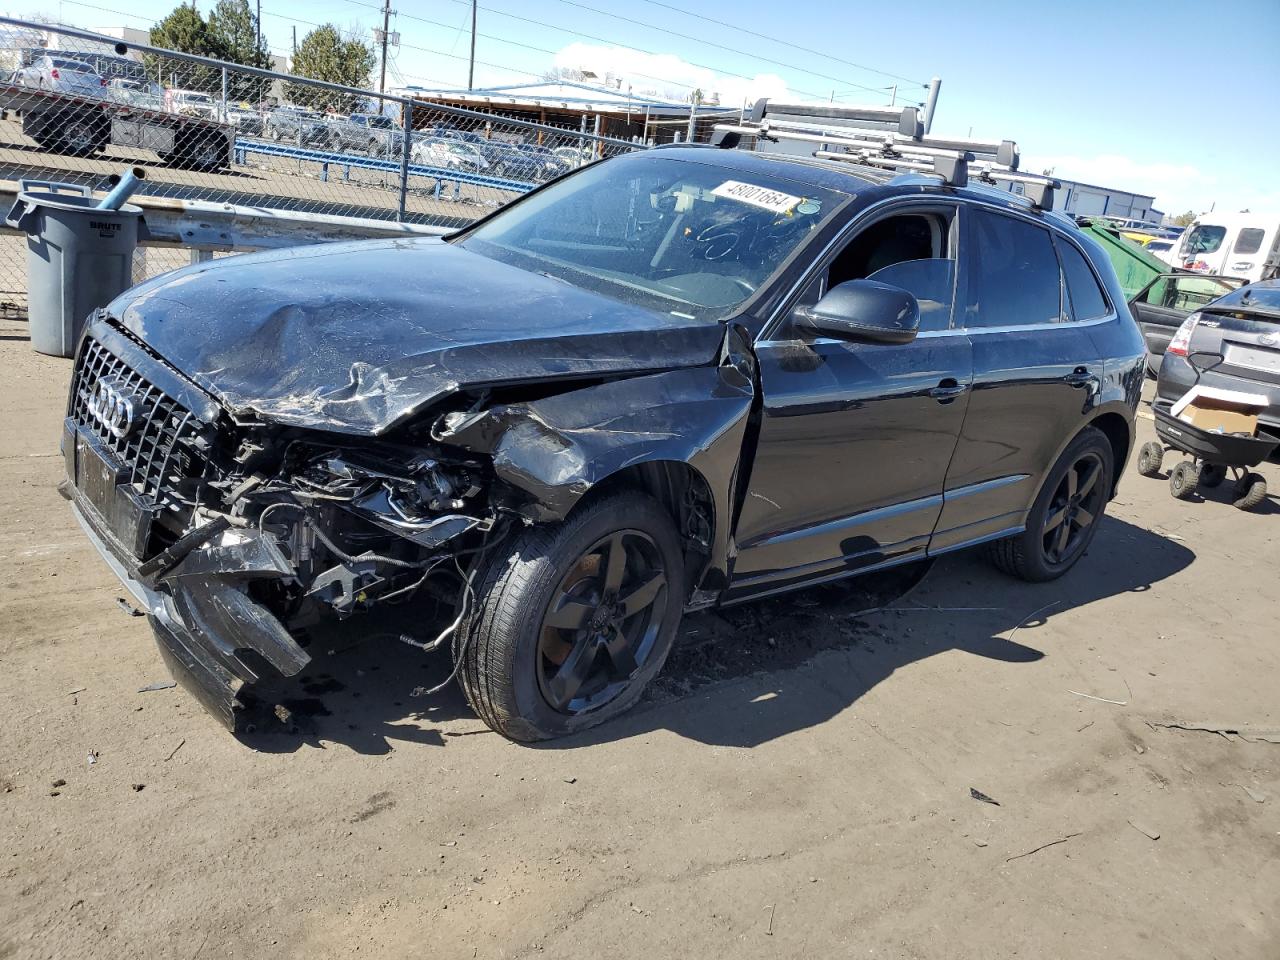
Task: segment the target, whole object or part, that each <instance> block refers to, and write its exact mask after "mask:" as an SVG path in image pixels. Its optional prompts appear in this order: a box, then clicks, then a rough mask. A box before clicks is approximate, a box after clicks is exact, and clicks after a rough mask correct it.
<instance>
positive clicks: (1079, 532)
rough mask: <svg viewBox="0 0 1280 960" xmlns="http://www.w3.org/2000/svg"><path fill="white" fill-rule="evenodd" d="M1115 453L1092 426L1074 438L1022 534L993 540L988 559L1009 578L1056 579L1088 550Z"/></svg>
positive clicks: (1107, 491) (1109, 483)
mask: <svg viewBox="0 0 1280 960" xmlns="http://www.w3.org/2000/svg"><path fill="white" fill-rule="evenodd" d="M1114 476H1115V453H1114V451H1113V450H1112V447H1111V442H1110V441H1109V440H1108V439H1107V436H1106V434H1104V433H1103V432H1102V431H1101V430H1099V429H1098V428H1097V427H1086V428H1085V429H1083V430H1081V431H1080V433H1079V434H1077V435H1076V437H1075V439H1074V440H1072V441H1071V442H1070V443H1069V444H1067V447H1066V449H1065V450H1063V451H1062V453H1061V454H1060V455H1059V457H1058V460H1057V462H1056V463H1055V464H1054V465H1053V467H1052V468H1051V469H1050V470H1049V471H1048V472H1047V473H1046V474H1045V479H1044V483H1043V484H1042V486H1041V487H1040V492H1039V493H1038V494H1036V499H1035V502H1034V503H1032V505H1031V510H1030V511H1029V512H1028V514H1027V522H1026V527H1025V529H1023V530H1022V532H1020V533H1016V534H1014V535H1012V536H1009V537H1004V538H1002V539H1000V540H996V541H993V542H992V543H990V544H989V545H988V547H987V552H988V555H989V556H990V558H991V560H992V562H993V563H995V565H996V566H997V567H999V568H1000V569H1001V570H1003V571H1004V572H1005V573H1007V574H1009V575H1010V576H1014V577H1018V578H1019V579H1021V580H1027V581H1029V582H1031V583H1044V582H1045V581H1048V580H1056V579H1057V578H1058V577H1060V576H1062V575H1063V574H1064V573H1066V572H1067V571H1068V570H1070V569H1071V568H1072V567H1073V566H1074V565H1075V563H1076V561H1077V560H1079V559H1080V558H1081V557H1082V556H1084V554H1085V551H1087V550H1088V549H1089V544H1090V543H1092V542H1093V538H1094V536H1095V535H1096V534H1097V532H1098V528H1099V527H1100V526H1101V523H1100V522H1099V521H1100V520H1101V519H1102V513H1103V511H1104V510H1105V509H1106V506H1107V501H1108V500H1110V499H1111V492H1112V487H1113V478H1114Z"/></svg>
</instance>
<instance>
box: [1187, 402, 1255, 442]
mask: <svg viewBox="0 0 1280 960" xmlns="http://www.w3.org/2000/svg"><path fill="white" fill-rule="evenodd" d="M1182 419H1183V420H1186V421H1187V422H1188V423H1190V424H1191V425H1192V426H1193V427H1199V428H1200V429H1201V430H1207V431H1208V432H1210V433H1247V434H1248V435H1249V436H1253V435H1254V433H1256V432H1257V429H1258V414H1257V413H1254V412H1250V411H1248V410H1241V409H1239V408H1237V407H1234V406H1232V405H1230V404H1227V403H1223V402H1222V401H1221V400H1211V399H1209V398H1208V397H1200V398H1199V399H1198V400H1195V401H1193V402H1192V403H1191V404H1190V405H1189V406H1188V407H1187V408H1186V409H1185V410H1184V411H1183V414H1182Z"/></svg>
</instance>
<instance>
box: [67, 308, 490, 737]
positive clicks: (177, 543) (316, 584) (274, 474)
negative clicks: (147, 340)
mask: <svg viewBox="0 0 1280 960" xmlns="http://www.w3.org/2000/svg"><path fill="white" fill-rule="evenodd" d="M62 450H63V455H64V457H65V461H66V474H67V480H66V482H65V483H64V484H63V487H62V489H63V492H64V493H65V494H66V495H67V497H68V498H69V499H70V500H71V502H72V506H73V509H74V511H75V514H76V517H77V518H78V520H79V521H80V523H81V524H82V525H83V526H84V528H85V530H86V532H87V533H88V534H89V536H90V538H91V539H92V540H93V542H94V544H95V546H97V548H98V549H99V551H100V552H101V553H102V555H103V557H104V558H105V559H106V560H107V562H108V563H109V564H110V566H111V567H112V569H113V570H114V571H115V573H116V574H117V575H118V576H119V577H120V579H121V580H122V581H123V582H124V584H125V585H126V587H127V588H128V589H129V591H130V593H131V594H132V596H133V598H134V600H135V601H136V603H137V604H138V605H139V606H140V607H141V608H143V609H144V610H145V612H146V614H147V616H148V619H149V621H150V623H151V626H152V627H153V629H154V631H155V635H156V638H157V641H158V643H159V646H160V650H161V652H162V654H163V655H164V658H165V660H166V661H167V663H168V665H169V667H170V669H171V670H172V672H173V674H174V676H175V678H176V679H178V680H179V681H180V682H181V683H182V684H183V685H184V686H185V687H186V688H187V689H189V690H190V691H191V692H192V693H193V694H194V695H195V696H196V697H198V698H199V699H200V701H201V702H202V703H203V704H204V705H205V707H206V708H207V709H208V710H209V711H210V712H211V713H212V714H214V716H216V717H218V718H219V720H221V721H222V723H223V724H224V725H226V726H227V727H228V728H229V729H231V730H233V731H243V730H245V729H246V728H247V726H248V725H249V724H250V723H251V722H252V714H253V708H254V707H255V706H257V705H258V702H259V699H260V698H259V697H258V696H257V695H256V693H257V692H258V691H260V690H261V689H263V688H264V687H267V686H269V685H270V683H271V682H272V681H274V680H276V679H278V678H279V677H288V676H293V675H295V674H297V673H298V672H299V671H301V670H302V669H303V668H304V667H305V666H306V665H307V663H308V662H309V660H310V656H309V655H308V653H307V650H306V644H307V635H308V632H309V631H310V630H312V629H313V628H315V627H316V626H318V625H320V624H321V623H322V622H325V621H330V622H331V621H335V620H345V619H346V618H349V617H355V616H359V615H361V614H363V613H364V612H365V611H368V610H369V609H370V608H373V607H376V606H380V605H383V604H390V603H397V602H405V601H407V600H410V599H412V598H414V597H416V596H419V595H420V594H423V593H426V594H428V595H432V596H435V597H437V598H440V600H441V601H442V602H444V603H446V604H449V605H451V606H453V607H456V606H457V605H458V604H459V603H463V604H465V594H466V593H467V578H468V576H469V572H468V571H469V566H468V561H470V560H472V559H473V558H474V557H475V556H476V555H477V554H478V553H479V552H481V551H482V550H483V548H484V546H485V544H486V542H487V540H488V539H489V538H491V537H493V536H494V535H495V533H498V532H500V531H499V530H498V529H497V528H500V527H501V526H502V525H503V524H504V523H505V522H507V521H505V520H503V519H501V517H502V514H501V512H500V511H498V510H496V509H495V508H494V507H493V506H492V505H491V504H490V502H489V488H490V483H489V480H490V474H489V471H490V470H491V467H490V466H489V465H488V464H487V463H485V462H483V461H478V460H469V459H467V458H466V455H465V454H463V453H462V452H461V451H458V450H446V449H444V448H440V447H439V446H438V445H433V444H432V442H431V440H430V438H429V437H428V436H423V437H417V436H416V435H414V434H413V433H412V431H410V432H408V433H407V434H404V435H401V436H398V437H397V438H396V439H394V440H388V439H378V438H373V437H360V436H345V435H341V434H335V433H326V432H322V431H316V430H305V429H301V428H294V427H282V426H280V425H278V424H270V423H265V422H261V421H259V420H257V419H255V418H252V417H239V418H237V417H234V416H233V415H232V414H230V413H229V412H228V411H227V410H226V409H224V408H223V407H222V406H221V405H219V404H218V403H217V402H215V401H214V400H213V399H212V398H211V397H210V396H208V395H207V394H206V393H204V392H203V391H201V390H200V389H198V388H197V387H196V386H195V385H193V384H192V383H191V382H190V381H189V380H187V379H186V378H184V377H183V376H181V375H180V374H179V373H177V372H176V371H175V370H174V369H173V368H172V367H171V366H169V365H168V364H166V363H165V362H164V361H163V360H162V359H160V358H159V357H157V356H155V355H154V354H153V353H152V352H150V351H149V350H148V349H147V348H146V347H145V346H144V345H143V344H142V343H141V342H139V341H138V340H136V339H135V338H133V337H132V336H131V335H129V334H128V333H127V332H126V331H124V330H123V329H122V328H121V327H119V326H117V325H116V324H114V323H113V322H112V321H111V320H110V318H108V317H106V316H105V315H100V316H99V317H98V318H96V319H95V320H94V322H93V323H92V324H91V326H90V329H89V332H88V334H87V335H86V337H85V339H84V341H83V342H82V345H81V348H80V353H79V356H78V358H77V361H76V368H75V372H74V375H73V378H72V384H71V392H70V398H69V402H68V410H67V417H66V420H65V422H64V425H63V438H62ZM404 639H406V640H407V641H409V642H415V641H414V638H413V637H409V636H405V637H404ZM444 639H445V637H444V635H443V634H442V635H441V636H439V637H437V638H436V639H435V640H434V641H431V642H430V643H418V644H417V645H420V646H423V647H426V648H428V649H430V648H434V646H436V645H439V643H442V642H443V641H444Z"/></svg>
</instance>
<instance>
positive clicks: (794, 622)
mask: <svg viewBox="0 0 1280 960" xmlns="http://www.w3.org/2000/svg"><path fill="white" fill-rule="evenodd" d="M1194 559H1195V554H1194V553H1193V552H1192V551H1191V550H1189V549H1187V548H1186V547H1185V546H1183V545H1182V544H1180V543H1177V542H1175V541H1173V540H1170V539H1168V538H1166V537H1163V536H1161V535H1159V534H1157V533H1154V532H1151V531H1149V530H1145V529H1143V528H1141V527H1137V526H1134V525H1133V524H1130V523H1127V522H1125V521H1123V520H1118V519H1115V518H1110V517H1109V518H1106V519H1104V521H1103V526H1102V528H1101V529H1100V530H1099V531H1098V535H1097V538H1096V539H1095V541H1094V543H1093V545H1092V546H1091V547H1090V550H1089V554H1088V556H1087V557H1086V558H1085V559H1084V560H1082V562H1081V563H1080V565H1079V566H1078V567H1077V568H1076V569H1075V570H1073V571H1072V572H1071V573H1069V574H1068V575H1067V576H1065V577H1063V578H1062V579H1061V580H1058V581H1055V582H1053V583H1047V584H1026V583H1022V582H1020V581H1016V580H1012V579H1010V578H1008V577H1006V576H1004V575H1002V574H1000V573H998V572H997V571H995V570H994V569H992V568H990V567H989V566H988V565H987V564H986V563H985V561H983V560H982V558H981V557H980V556H977V555H976V554H961V555H958V556H955V557H951V558H947V559H945V560H943V561H940V562H939V564H938V565H937V568H936V570H935V572H933V573H932V575H931V576H929V578H928V581H927V583H926V584H925V585H924V587H923V588H922V589H920V590H919V591H918V592H917V593H914V594H913V593H912V591H913V589H914V588H916V587H917V585H918V584H920V583H921V581H922V580H924V578H925V576H926V574H929V572H930V566H931V564H930V563H929V562H928V561H925V562H923V563H919V564H913V565H911V566H907V567H902V568H898V569H896V570H893V571H887V572H885V573H882V574H871V575H867V576H863V577H856V578H853V579H850V580H847V581H844V582H842V583H839V584H829V585H824V586H821V587H815V588H811V589H809V590H804V591H799V592H796V593H794V594H788V595H786V596H784V597H781V598H776V599H770V600H762V601H758V602H756V603H751V604H741V605H739V606H736V607H731V608H727V609H724V610H719V611H712V612H705V613H701V614H695V615H693V616H690V617H688V618H686V621H685V624H684V626H683V628H682V630H681V634H680V637H679V638H678V639H677V642H676V647H675V648H674V649H673V651H672V654H671V656H670V658H669V659H668V662H667V664H666V666H665V667H664V669H663V672H662V674H661V675H660V676H659V678H658V680H657V681H655V683H654V684H653V687H652V689H651V691H650V692H649V693H648V694H647V695H646V697H645V699H644V700H643V701H642V702H641V703H640V704H639V705H638V706H637V707H636V708H635V709H634V710H632V711H631V712H630V713H628V714H626V715H624V716H623V717H621V718H619V719H617V720H615V721H613V722H611V723H608V724H605V725H603V726H601V727H597V728H595V729H593V730H589V731H587V732H585V733H582V734H577V735H574V736H571V737H566V738H564V739H561V740H556V741H552V742H549V743H544V744H538V745H537V746H538V747H539V748H541V749H554V750H563V749H573V748H576V747H581V746H585V745H588V744H594V743H603V742H609V741H614V740H625V739H628V738H630V737H635V736H643V735H646V734H649V733H651V732H653V731H655V730H670V731H673V732H675V733H678V734H680V735H681V736H684V737H687V738H689V739H691V740H696V741H699V742H702V743H707V744H714V745H718V746H737V747H754V746H757V745H759V744H761V743H766V742H768V741H770V740H773V739H776V738H777V737H781V736H785V735H787V734H790V733H794V732H796V731H798V730H802V729H804V728H806V727H810V726H814V725H816V724H819V723H822V722H824V721H826V720H828V719H830V718H831V717H833V716H835V715H836V714H838V713H840V712H841V711H843V710H845V709H847V708H848V707H849V706H851V705H852V704H854V703H856V702H857V700H858V699H859V698H860V697H861V696H862V695H863V694H865V693H866V692H867V691H869V690H871V689H873V688H874V687H875V686H876V685H877V684H879V683H881V682H882V681H884V680H886V679H888V678H889V677H891V676H892V675H893V674H894V672H895V671H897V670H899V669H901V668H902V667H905V666H907V665H909V664H911V663H915V662H917V661H919V660H923V659H925V658H927V657H932V656H935V655H937V654H939V653H945V652H947V651H951V650H960V651H963V652H966V653H970V654H973V655H975V656H976V657H979V658H985V659H992V660H999V661H1003V662H1006V663H1031V662H1035V661H1037V660H1040V659H1041V658H1043V657H1044V656H1045V654H1044V653H1043V652H1042V651H1040V650H1038V649H1036V648H1035V647H1034V646H1031V645H1030V643H1031V642H1032V639H1031V638H1033V637H1034V636H1035V629H1034V628H1035V627H1037V626H1041V625H1043V624H1044V623H1045V622H1046V621H1048V620H1051V619H1052V618H1053V617H1054V616H1057V615H1059V614H1061V613H1063V612H1064V611H1066V610H1071V609H1074V608H1077V607H1083V606H1086V605H1088V604H1091V603H1094V602H1095V601H1098V600H1102V599H1106V598H1108V597H1114V596H1118V595H1121V594H1124V593H1137V592H1142V591H1145V590H1147V589H1149V588H1150V586H1151V584H1153V583H1156V582H1158V581H1160V580H1163V579H1165V578H1166V577H1170V576H1172V575H1174V574H1176V573H1177V572H1178V571H1180V570H1182V569H1184V568H1185V567H1187V566H1188V565H1189V564H1190V563H1191V562H1192V561H1193V560H1194ZM920 598H924V599H920ZM877 609H878V610H879V611H880V612H876V613H874V614H872V613H870V611H872V610H877ZM1015 631H1018V637H1017V639H1016V640H1014V639H1011V638H1010V637H1011V634H1012V633H1013V632H1015ZM362 633H363V631H362ZM328 642H329V643H332V642H333V641H328ZM314 646H315V644H313V647H314ZM832 651H847V652H850V653H852V654H854V655H853V656H849V657H846V658H843V659H842V661H841V664H840V668H839V669H835V670H829V669H825V668H823V669H806V668H807V667H811V666H813V665H814V663H815V661H816V660H817V659H818V658H820V657H823V656H825V655H828V654H829V653H831V652H832ZM311 652H312V654H313V657H314V658H315V659H314V660H313V663H312V664H311V665H310V666H309V667H308V668H307V670H305V671H304V672H303V674H302V675H300V676H299V677H298V678H295V680H294V681H292V682H291V683H290V685H289V688H288V689H287V690H286V691H284V692H283V693H282V695H281V696H282V698H281V700H280V701H279V702H280V704H281V705H282V707H283V713H282V714H281V715H279V716H277V717H276V722H275V723H274V724H270V725H268V727H266V728H264V729H263V731H262V732H259V733H256V734H254V735H252V736H249V737H245V738H243V739H244V741H245V743H246V744H247V745H249V746H252V747H253V748H254V749H257V750H262V751H267V752H290V751H293V750H297V749H299V748H301V747H302V746H304V745H308V744H309V745H312V746H317V745H322V744H323V743H341V744H344V745H346V746H348V747H350V748H351V749H353V750H356V751H357V752H359V753H373V754H377V753H385V752H388V751H389V750H391V749H393V744H394V743H395V742H396V741H403V742H411V743H420V744H432V745H437V746H444V745H446V744H447V743H448V741H449V740H450V739H453V738H456V737H461V736H469V735H472V734H489V731H488V729H487V728H486V727H484V726H483V724H481V722H480V721H479V720H478V719H476V718H475V715H474V714H473V713H472V711H471V709H470V707H469V706H468V705H467V703H466V700H465V699H464V697H463V696H462V693H461V691H460V689H459V687H458V685H457V684H456V683H448V684H446V685H445V687H444V688H443V689H442V690H441V691H440V692H439V693H437V694H434V695H427V694H426V693H425V689H426V688H429V687H431V686H435V685H437V684H440V683H442V682H444V681H446V680H447V679H448V678H449V675H450V672H451V669H452V664H451V663H450V662H449V660H450V658H448V657H447V656H440V655H426V654H423V653H421V652H420V651H418V650H416V649H414V648H412V647H410V646H407V645H405V644H401V643H399V642H397V641H396V640H394V639H381V638H380V639H375V640H372V641H365V642H362V643H360V644H359V645H353V646H349V647H347V648H345V649H340V648H338V647H336V646H329V647H326V648H324V649H313V650H312V651H311ZM975 669H981V663H980V662H978V663H976V664H975ZM744 681H745V682H744ZM695 694H696V696H695ZM277 709H278V710H279V709H280V708H279V707H278V708H277ZM460 719H465V720H469V721H470V722H469V723H467V724H466V725H465V727H464V728H461V729H460V725H459V724H457V723H449V724H447V725H444V724H446V721H457V720H460ZM442 725H443V726H442ZM490 735H492V734H490Z"/></svg>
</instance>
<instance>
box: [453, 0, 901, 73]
mask: <svg viewBox="0 0 1280 960" xmlns="http://www.w3.org/2000/svg"><path fill="white" fill-rule="evenodd" d="M454 2H455V3H456V2H459V0H454ZM556 2H557V3H563V4H564V5H565V6H568V7H576V8H578V9H579V10H587V11H589V12H591V13H595V14H599V15H600V16H602V17H610V18H612V19H614V20H621V21H622V22H623V23H630V24H632V25H634V26H637V27H648V28H649V29H650V30H658V31H661V32H662V33H666V34H669V35H671V36H673V37H680V38H682V39H684V40H692V41H694V42H695V43H700V44H702V45H703V46H707V47H716V48H717V49H719V50H728V51H729V52H730V53H738V52H740V51H738V50H737V49H736V48H734V47H726V46H725V45H724V44H720V43H715V42H713V41H711V40H708V39H706V38H705V37H695V36H692V35H690V34H687V33H679V32H677V31H675V30H672V29H671V28H670V27H664V26H661V25H659V24H656V23H649V22H648V21H646V20H636V19H634V18H632V17H624V16H623V15H622V14H620V13H613V12H611V11H609V10H601V9H600V8H599V7H593V6H591V5H590V4H586V3H579V2H577V0H556ZM663 6H666V5H665V4H663ZM670 9H672V10H676V11H677V12H681V11H680V10H679V8H678V7H671V8H670ZM694 16H697V15H696V14H694ZM699 19H708V18H705V17H699ZM713 22H716V21H713ZM544 26H550V24H544ZM756 36H761V37H763V36H764V35H763V34H756ZM764 39H766V40H767V39H770V38H769V37H764ZM811 52H816V51H811ZM751 56H752V57H753V58H754V59H757V60H762V61H764V62H765V63H772V64H774V65H775V66H780V67H786V68H787V69H790V70H797V71H799V72H800V73H805V74H808V75H810V76H814V77H820V78H821V79H823V80H834V81H835V82H837V83H841V84H845V85H847V86H851V87H857V88H858V89H861V90H869V91H871V92H872V93H879V92H880V91H879V90H878V89H877V88H876V87H867V86H863V85H862V84H860V83H854V82H853V81H852V80H847V79H844V78H842V77H832V76H829V75H828V74H825V73H817V72H815V71H813V70H806V69H804V68H803V67H797V66H796V65H795V64H792V63H787V62H785V61H783V60H773V59H770V58H769V57H761V56H758V55H756V54H752V55H751ZM819 56H823V54H819ZM842 62H845V63H848V61H842ZM694 66H702V65H701V64H694ZM851 66H857V67H858V68H859V69H862V70H868V69H871V68H869V67H864V66H862V65H861V64H851ZM703 69H706V70H711V69H713V68H712V67H703ZM872 72H874V73H882V72H883V71H880V70H873V71H872ZM886 76H893V74H886ZM747 79H751V78H747ZM898 79H900V80H901V79H905V78H903V77H899V78H898ZM907 82H908V83H915V82H916V81H914V80H908V81H907ZM921 86H924V84H921ZM796 92H797V93H806V91H804V90H797V91H796ZM807 95H808V96H813V94H807Z"/></svg>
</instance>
